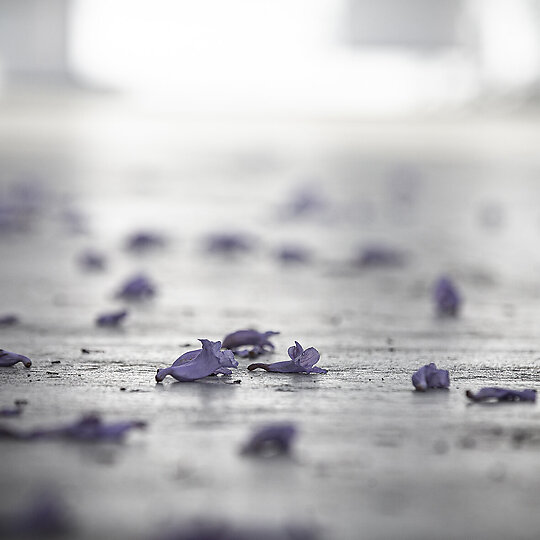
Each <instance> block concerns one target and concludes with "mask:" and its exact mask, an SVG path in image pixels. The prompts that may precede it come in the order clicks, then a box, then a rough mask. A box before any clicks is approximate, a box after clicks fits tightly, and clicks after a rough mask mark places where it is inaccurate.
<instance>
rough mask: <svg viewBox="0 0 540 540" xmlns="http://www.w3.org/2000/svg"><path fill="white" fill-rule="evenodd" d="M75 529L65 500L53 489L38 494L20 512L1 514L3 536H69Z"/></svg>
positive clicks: (0, 528)
mask: <svg viewBox="0 0 540 540" xmlns="http://www.w3.org/2000/svg"><path fill="white" fill-rule="evenodd" d="M74 529H75V527H74V523H73V519H72V516H71V515H70V513H69V512H68V509H67V508H66V506H65V505H64V502H63V501H62V500H61V499H60V498H59V497H58V495H56V494H55V493H53V492H52V491H49V490H41V491H39V492H38V493H35V495H34V496H33V497H32V499H31V500H29V501H26V502H25V504H24V505H23V507H22V508H21V510H20V511H18V512H16V513H12V514H10V515H2V516H1V517H0V536H2V538H68V537H69V536H70V533H71V534H73V533H74Z"/></svg>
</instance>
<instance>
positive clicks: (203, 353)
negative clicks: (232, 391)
mask: <svg viewBox="0 0 540 540" xmlns="http://www.w3.org/2000/svg"><path fill="white" fill-rule="evenodd" d="M199 341H200V342H201V344H202V349H200V350H199V351H189V352H188V353H185V354H184V355H182V356H181V357H180V358H179V359H178V360H177V361H176V362H175V363H174V364H173V365H172V366H171V367H168V368H164V369H159V370H158V372H157V374H156V381H157V382H161V381H162V380H163V379H164V378H165V377H166V376H167V375H170V376H171V377H173V378H175V379H176V380H177V381H180V382H190V381H195V380H197V379H202V378H204V377H208V376H209V375H212V373H226V374H227V375H228V374H229V370H228V369H227V368H236V367H238V361H237V360H236V359H235V358H234V354H233V353H232V351H222V350H220V348H221V341H210V340H208V339H200V340H199ZM195 353H197V354H195ZM180 360H181V362H180ZM223 368H225V369H223Z"/></svg>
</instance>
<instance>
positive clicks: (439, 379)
mask: <svg viewBox="0 0 540 540" xmlns="http://www.w3.org/2000/svg"><path fill="white" fill-rule="evenodd" d="M412 383H413V386H414V387H415V388H416V390H419V391H420V392H425V391H426V390H427V389H428V388H448V387H449V386H450V375H449V374H448V371H447V370H446V369H437V366H436V365H435V364H434V363H433V362H431V364H426V365H425V366H423V367H421V368H420V369H419V370H418V371H416V372H415V373H413V376H412Z"/></svg>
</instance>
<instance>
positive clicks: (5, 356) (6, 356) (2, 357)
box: [0, 349, 32, 367]
mask: <svg viewBox="0 0 540 540" xmlns="http://www.w3.org/2000/svg"><path fill="white" fill-rule="evenodd" d="M18 362H22V363H23V364H24V367H30V366H31V365H32V360H30V358H27V357H26V356H23V355H22V354H17V353H12V352H9V351H5V350H4V349H0V367H8V366H14V365H15V364H17V363H18Z"/></svg>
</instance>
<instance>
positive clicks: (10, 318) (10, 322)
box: [0, 313, 20, 326]
mask: <svg viewBox="0 0 540 540" xmlns="http://www.w3.org/2000/svg"><path fill="white" fill-rule="evenodd" d="M19 322H20V321H19V317H17V315H13V314H12V313H9V314H7V315H0V326H15V325H16V324H19Z"/></svg>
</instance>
